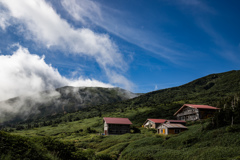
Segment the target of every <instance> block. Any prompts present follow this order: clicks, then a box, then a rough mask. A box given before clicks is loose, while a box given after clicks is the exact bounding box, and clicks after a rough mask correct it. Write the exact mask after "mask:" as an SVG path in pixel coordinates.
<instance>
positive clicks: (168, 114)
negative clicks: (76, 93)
mask: <svg viewBox="0 0 240 160" xmlns="http://www.w3.org/2000/svg"><path fill="white" fill-rule="evenodd" d="M239 92H240V71H229V72H225V73H219V74H211V75H208V76H205V77H202V78H199V79H196V80H194V81H192V82H189V83H187V84H184V85H182V86H179V87H173V88H168V89H163V90H158V91H154V92H150V93H147V94H143V95H141V96H138V97H136V98H133V99H130V100H126V101H123V102H118V103H115V104H106V105H103V106H98V107H100V109H101V110H105V111H106V112H116V110H121V111H124V110H129V109H130V110H137V109H139V108H143V107H144V108H146V107H147V108H151V109H150V110H149V111H147V112H144V113H138V115H135V116H133V117H130V119H131V120H133V121H135V122H136V123H138V124H141V122H142V121H144V119H146V118H169V119H170V118H175V117H173V114H174V113H175V112H176V111H177V109H179V108H180V107H181V106H182V105H183V104H184V103H196V104H207V105H213V106H216V107H220V108H221V107H222V106H220V102H221V101H223V100H224V99H226V98H227V97H230V96H234V95H236V94H237V93H239ZM94 108H96V107H95V106H93V107H90V108H88V111H90V110H91V109H92V110H93V109H94Z"/></svg>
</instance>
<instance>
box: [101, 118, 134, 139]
mask: <svg viewBox="0 0 240 160" xmlns="http://www.w3.org/2000/svg"><path fill="white" fill-rule="evenodd" d="M103 121H104V134H105V135H120V134H125V133H130V125H131V124H132V122H131V121H130V120H129V119H128V118H112V117H104V118H103Z"/></svg>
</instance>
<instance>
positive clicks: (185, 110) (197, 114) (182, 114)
mask: <svg viewBox="0 0 240 160" xmlns="http://www.w3.org/2000/svg"><path fill="white" fill-rule="evenodd" d="M217 110H219V108H217V107H212V106H208V105H196V104H184V105H183V106H182V107H181V108H180V109H179V110H178V111H177V112H176V113H175V114H174V116H176V117H177V119H178V120H184V121H195V120H200V119H206V118H209V117H212V116H213V114H214V113H215V112H216V111H217Z"/></svg>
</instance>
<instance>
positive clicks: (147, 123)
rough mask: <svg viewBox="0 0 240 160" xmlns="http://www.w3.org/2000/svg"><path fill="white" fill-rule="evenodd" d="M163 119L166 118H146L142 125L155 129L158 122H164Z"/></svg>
mask: <svg viewBox="0 0 240 160" xmlns="http://www.w3.org/2000/svg"><path fill="white" fill-rule="evenodd" d="M165 121H166V119H147V120H146V121H145V122H144V123H143V127H145V128H154V129H156V128H157V127H158V126H159V125H160V124H162V123H164V122H165Z"/></svg>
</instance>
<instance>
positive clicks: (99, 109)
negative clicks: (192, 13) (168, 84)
mask: <svg viewBox="0 0 240 160" xmlns="http://www.w3.org/2000/svg"><path fill="white" fill-rule="evenodd" d="M239 84H240V71H230V72H226V73H220V74H212V75H208V76H206V77H203V78H200V79H197V80H194V81H192V82H190V83H187V84H185V85H182V86H179V87H174V88H169V89H164V90H159V91H154V92H151V93H147V94H144V95H141V96H139V97H136V98H133V99H129V100H125V101H121V102H117V103H111V104H98V105H94V106H88V107H84V108H82V109H80V110H79V111H77V112H74V113H67V114H58V115H50V116H43V117H39V118H38V119H34V120H31V119H28V120H26V121H23V122H21V123H17V124H9V125H7V126H4V127H2V130H3V131H2V132H0V134H1V136H0V137H1V138H0V146H3V147H0V153H1V154H0V157H1V159H4V160H8V159H24V158H28V159H34V157H36V156H37V155H39V154H40V155H41V159H89V160H91V159H93V160H116V159H120V160H142V159H146V160H159V159H170V160H171V159H174V160H175V159H183V160H185V159H186V160H188V159H193V160H195V159H196V160H198V159H204V160H208V159H209V160H212V159H221V160H228V159H240V152H239V150H240V92H239V91H240V88H239V86H240V85H239ZM184 103H195V104H207V105H212V106H215V107H219V108H221V110H220V112H216V114H215V116H214V117H213V118H210V119H207V120H202V121H197V122H192V123H188V124H187V125H188V130H187V131H185V132H181V133H180V134H178V135H169V136H160V135H157V134H156V130H154V129H145V128H142V127H141V125H142V124H143V122H144V121H145V120H146V119H147V118H166V119H173V118H174V117H173V114H174V113H175V112H176V111H177V109H179V108H180V107H181V106H182V105H183V104H184ZM103 117H128V118H129V119H130V120H131V121H132V122H133V125H132V128H131V133H130V134H124V135H118V136H102V135H101V134H100V133H103ZM19 146H22V147H19ZM29 146H31V147H29Z"/></svg>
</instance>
